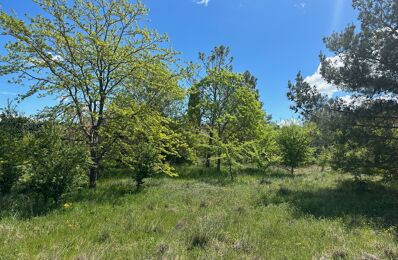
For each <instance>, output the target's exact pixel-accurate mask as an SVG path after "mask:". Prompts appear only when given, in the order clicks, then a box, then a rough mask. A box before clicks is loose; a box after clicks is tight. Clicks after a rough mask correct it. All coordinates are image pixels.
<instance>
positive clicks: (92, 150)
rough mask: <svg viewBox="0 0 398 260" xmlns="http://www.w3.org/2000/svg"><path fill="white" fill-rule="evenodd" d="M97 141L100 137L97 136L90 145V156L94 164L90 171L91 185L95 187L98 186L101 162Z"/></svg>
mask: <svg viewBox="0 0 398 260" xmlns="http://www.w3.org/2000/svg"><path fill="white" fill-rule="evenodd" d="M97 141H98V139H97V138H95V139H94V142H92V144H91V147H90V157H91V163H92V164H91V166H90V171H89V187H90V188H93V189H94V188H96V187H97V179H98V166H99V162H100V158H99V156H98V153H97V146H98V145H97Z"/></svg>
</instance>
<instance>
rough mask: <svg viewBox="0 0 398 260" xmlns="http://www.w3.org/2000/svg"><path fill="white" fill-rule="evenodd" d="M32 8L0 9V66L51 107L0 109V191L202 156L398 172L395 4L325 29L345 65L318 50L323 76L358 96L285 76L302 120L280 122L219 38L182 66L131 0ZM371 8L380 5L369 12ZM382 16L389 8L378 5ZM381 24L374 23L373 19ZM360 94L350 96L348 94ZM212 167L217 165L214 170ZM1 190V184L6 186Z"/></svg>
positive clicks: (41, 195) (66, 183) (215, 160)
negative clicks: (328, 93) (356, 22)
mask: <svg viewBox="0 0 398 260" xmlns="http://www.w3.org/2000/svg"><path fill="white" fill-rule="evenodd" d="M36 2H37V4H38V5H39V6H40V7H41V9H42V11H43V13H45V15H43V16H37V17H33V18H27V19H24V20H21V19H19V18H18V17H16V16H14V15H10V14H8V13H7V12H5V11H1V12H0V32H1V33H2V34H3V35H7V36H8V37H9V38H10V39H11V41H10V42H9V43H8V44H7V45H6V46H5V48H6V50H7V51H8V54H7V55H5V56H1V57H0V76H1V75H12V76H13V79H12V80H11V81H12V82H13V83H15V84H19V85H27V86H28V87H29V91H28V92H27V93H26V94H25V95H23V96H21V98H22V99H24V98H27V97H30V96H32V95H35V94H37V95H41V96H46V95H49V96H52V97H57V98H58V100H59V101H60V102H59V104H58V105H56V106H54V107H51V108H46V109H45V110H44V111H42V112H41V113H40V114H39V115H37V116H35V117H25V116H23V115H20V114H18V113H17V112H16V110H15V109H14V108H13V107H12V106H11V105H10V106H8V107H7V108H5V109H4V110H3V111H2V113H1V115H0V117H1V121H0V138H1V140H0V141H1V142H0V151H1V153H0V193H1V194H2V196H4V195H5V194H8V195H7V196H11V195H12V194H14V195H15V194H17V195H18V196H25V197H29V198H34V200H35V201H44V202H45V203H44V204H48V203H54V202H55V204H56V203H57V202H59V201H60V200H61V199H62V196H63V195H64V194H66V193H68V192H70V191H72V190H75V189H77V188H81V187H91V188H95V187H96V183H97V179H98V177H99V176H101V173H103V172H105V171H108V172H109V171H110V170H111V169H114V168H119V169H120V168H123V169H127V170H128V172H129V173H130V174H131V176H132V177H133V178H134V179H135V181H136V184H137V188H140V186H141V185H142V184H143V182H144V179H145V178H148V177H150V176H152V175H153V174H159V173H162V174H167V175H170V176H176V175H177V173H176V171H175V169H174V166H175V165H177V164H183V163H184V164H200V165H203V167H214V169H215V171H219V172H226V173H228V174H229V175H230V177H231V179H233V178H234V176H236V174H237V173H238V172H239V171H238V169H239V167H241V166H244V165H248V164H250V165H255V166H256V167H259V168H261V169H267V167H269V166H271V165H284V166H286V167H288V168H289V170H290V171H291V173H292V174H293V173H294V169H295V168H296V167H298V166H300V165H303V164H306V163H317V164H319V165H321V166H327V165H331V166H332V167H333V168H335V169H340V170H343V171H349V172H352V173H354V174H355V175H356V176H357V177H358V178H359V177H360V175H361V174H364V173H378V174H384V176H392V175H394V174H396V170H397V168H396V167H397V162H398V160H397V151H398V150H397V149H396V148H397V138H398V136H397V135H398V132H397V125H396V124H397V119H398V116H397V115H398V114H397V96H396V95H397V93H398V91H397V90H398V83H397V67H396V64H398V62H397V61H398V55H397V53H398V50H397V48H398V43H397V39H398V37H397V30H396V29H394V28H398V26H397V19H396V17H397V8H396V7H397V5H396V3H395V2H394V1H392V0H391V1H359V0H358V1H354V7H356V8H358V9H359V11H360V20H361V22H362V28H361V31H360V32H357V31H356V30H355V28H354V27H353V26H350V27H349V28H347V30H346V31H345V32H343V33H340V34H338V33H335V34H333V35H332V36H331V37H330V38H326V39H325V42H326V45H327V47H329V48H330V49H331V50H332V51H334V52H335V53H336V55H337V57H339V59H340V60H341V62H342V63H343V64H344V66H339V67H336V66H334V65H335V64H332V63H331V59H329V58H326V57H324V56H321V62H322V69H321V72H322V75H323V77H324V78H325V79H327V80H328V81H329V82H330V83H332V84H335V85H337V86H339V87H340V88H341V89H342V90H344V91H346V92H348V91H352V92H353V95H352V97H356V99H355V100H356V101H358V100H360V101H361V102H345V101H342V99H341V98H340V99H339V98H335V99H328V98H326V97H324V96H322V95H321V94H320V93H319V92H318V91H317V89H316V88H315V87H313V86H310V85H309V84H308V83H306V82H305V81H304V80H303V78H302V77H301V75H300V74H299V75H298V77H297V79H296V82H295V83H289V93H288V97H289V98H290V99H291V100H292V101H294V105H293V106H292V108H293V109H294V110H295V111H296V112H300V113H301V114H302V115H303V119H304V120H303V124H302V125H297V124H287V125H285V126H278V125H276V124H275V123H272V122H271V118H270V116H269V115H267V114H266V113H265V112H264V108H263V104H262V102H261V101H260V96H259V91H258V88H257V79H256V77H255V76H254V75H252V74H251V73H250V72H249V71H246V72H243V73H239V72H236V71H234V69H233V58H232V56H231V55H230V50H229V48H228V47H225V46H219V47H215V48H214V49H213V50H212V51H211V52H210V53H209V54H204V53H199V59H198V60H197V61H192V62H190V63H188V64H186V65H184V66H182V63H181V62H180V61H178V60H177V53H176V52H175V51H173V50H171V49H170V48H168V47H167V36H166V35H160V34H158V33H157V32H156V31H154V30H150V29H148V27H147V26H146V24H144V22H143V21H145V19H143V18H145V16H146V15H147V9H146V8H145V6H144V5H142V4H141V3H140V2H137V3H135V4H133V3H131V2H130V1H128V0H112V1H97V0H91V1H71V2H67V1H57V0H46V1H44V0H43V1H41V0H40V1H36ZM381 11H383V15H381V14H380V12H381ZM386 14H388V15H386ZM379 18H380V19H382V22H380V19H379ZM359 96H360V98H359ZM215 174H216V173H215ZM10 194H11V195H10Z"/></svg>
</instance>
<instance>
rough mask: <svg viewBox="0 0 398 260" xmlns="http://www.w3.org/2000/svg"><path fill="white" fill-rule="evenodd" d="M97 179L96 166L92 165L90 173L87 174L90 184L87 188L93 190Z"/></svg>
mask: <svg viewBox="0 0 398 260" xmlns="http://www.w3.org/2000/svg"><path fill="white" fill-rule="evenodd" d="M97 178H98V165H96V163H94V164H93V165H91V167H90V173H89V179H90V184H89V187H90V188H92V189H94V188H96V187H97Z"/></svg>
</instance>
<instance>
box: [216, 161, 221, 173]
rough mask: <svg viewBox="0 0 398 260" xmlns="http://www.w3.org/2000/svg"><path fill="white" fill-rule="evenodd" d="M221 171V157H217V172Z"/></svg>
mask: <svg viewBox="0 0 398 260" xmlns="http://www.w3.org/2000/svg"><path fill="white" fill-rule="evenodd" d="M220 171H221V159H217V172H220Z"/></svg>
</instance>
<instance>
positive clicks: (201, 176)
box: [176, 166, 303, 186]
mask: <svg viewBox="0 0 398 260" xmlns="http://www.w3.org/2000/svg"><path fill="white" fill-rule="evenodd" d="M176 169H177V172H178V175H179V176H178V177H177V179H182V180H195V181H199V182H203V183H207V184H210V185H215V186H227V185H230V184H232V183H234V182H235V180H237V179H239V178H240V177H244V176H251V177H255V178H258V179H259V180H261V179H269V180H272V179H286V178H296V177H300V176H302V175H303V174H295V175H292V174H290V173H287V171H285V170H284V169H282V168H278V167H272V168H268V169H266V170H264V169H259V168H255V167H244V168H241V169H235V170H233V175H234V180H232V179H231V176H230V174H229V172H228V171H227V170H224V169H222V170H221V172H218V171H217V169H216V168H205V167H200V166H179V167H176Z"/></svg>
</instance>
